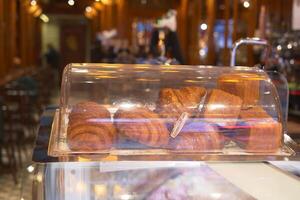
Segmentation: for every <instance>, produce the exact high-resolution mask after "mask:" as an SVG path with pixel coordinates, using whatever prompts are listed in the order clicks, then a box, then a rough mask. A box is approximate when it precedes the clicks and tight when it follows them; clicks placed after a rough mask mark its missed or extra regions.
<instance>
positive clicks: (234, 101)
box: [203, 89, 242, 125]
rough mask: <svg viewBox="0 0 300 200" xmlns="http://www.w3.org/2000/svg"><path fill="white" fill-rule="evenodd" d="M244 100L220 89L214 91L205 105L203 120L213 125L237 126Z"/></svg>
mask: <svg viewBox="0 0 300 200" xmlns="http://www.w3.org/2000/svg"><path fill="white" fill-rule="evenodd" d="M241 106H242V99H241V98H240V97H238V96H235V95H232V94H230V93H228V92H224V91H222V90H219V89H212V90H211V91H210V94H209V96H208V99H207V102H206V104H205V105H204V112H203V118H204V119H205V120H206V121H208V122H211V123H216V124H221V125H235V123H236V121H237V119H238V117H239V114H240V110H241Z"/></svg>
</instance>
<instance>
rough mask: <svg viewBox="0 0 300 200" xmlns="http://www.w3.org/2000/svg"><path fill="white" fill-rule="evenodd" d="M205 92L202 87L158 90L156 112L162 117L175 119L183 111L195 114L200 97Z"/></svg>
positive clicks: (191, 114)
mask: <svg viewBox="0 0 300 200" xmlns="http://www.w3.org/2000/svg"><path fill="white" fill-rule="evenodd" d="M205 94H206V89H205V88H203V87H196V86H191V87H183V88H181V89H172V88H164V89H161V90H160V92H159V99H158V102H157V112H158V113H159V114H160V116H161V117H162V118H175V119H177V118H178V117H179V116H180V115H181V114H182V113H183V112H187V113H189V115H190V116H193V115H196V114H197V113H198V112H197V111H198V107H199V104H200V102H201V98H202V97H204V96H205Z"/></svg>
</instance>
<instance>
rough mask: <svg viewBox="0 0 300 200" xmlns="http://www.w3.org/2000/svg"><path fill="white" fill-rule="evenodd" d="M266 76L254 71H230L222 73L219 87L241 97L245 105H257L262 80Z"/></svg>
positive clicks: (218, 82)
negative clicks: (253, 72)
mask: <svg viewBox="0 0 300 200" xmlns="http://www.w3.org/2000/svg"><path fill="white" fill-rule="evenodd" d="M265 79H266V77H263V76H260V75H257V74H252V73H230V74H224V75H221V76H220V77H219V78H218V81H217V88H218V89H221V90H223V91H225V92H228V93H230V94H233V95H236V96H238V97H240V98H241V99H242V101H243V106H249V105H257V104H258V102H259V98H260V81H262V80H265Z"/></svg>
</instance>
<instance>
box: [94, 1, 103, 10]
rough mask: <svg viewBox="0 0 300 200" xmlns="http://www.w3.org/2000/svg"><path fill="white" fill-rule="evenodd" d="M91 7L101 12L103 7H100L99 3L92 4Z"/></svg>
mask: <svg viewBox="0 0 300 200" xmlns="http://www.w3.org/2000/svg"><path fill="white" fill-rule="evenodd" d="M93 7H94V8H95V9H96V10H102V7H103V5H102V3H100V2H94V3H93Z"/></svg>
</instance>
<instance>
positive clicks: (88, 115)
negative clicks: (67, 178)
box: [67, 102, 116, 151]
mask: <svg viewBox="0 0 300 200" xmlns="http://www.w3.org/2000/svg"><path fill="white" fill-rule="evenodd" d="M115 141H116V130H115V128H114V126H113V123H112V121H111V116H110V113H109V111H108V110H107V109H106V108H105V107H103V106H101V105H99V104H97V103H95V102H81V103H78V104H76V105H75V106H74V107H73V109H72V111H71V113H70V114H69V125H68V130H67V143H68V146H69V148H70V149H71V150H73V151H96V150H106V149H110V148H111V147H112V146H113V144H114V143H115Z"/></svg>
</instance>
